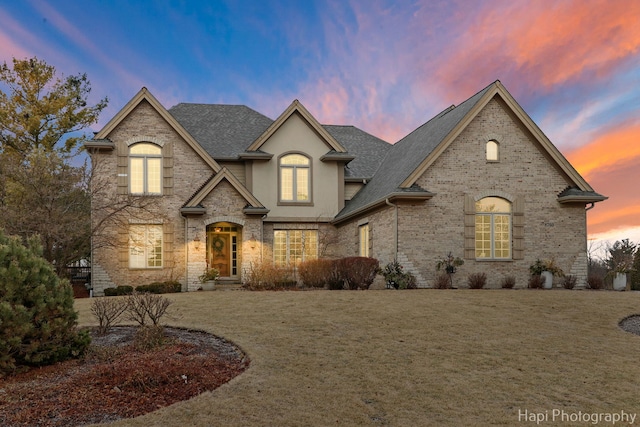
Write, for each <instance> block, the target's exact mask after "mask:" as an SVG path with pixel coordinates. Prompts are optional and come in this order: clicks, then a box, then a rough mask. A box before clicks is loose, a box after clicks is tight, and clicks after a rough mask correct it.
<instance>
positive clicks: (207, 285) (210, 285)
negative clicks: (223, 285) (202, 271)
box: [202, 280, 216, 291]
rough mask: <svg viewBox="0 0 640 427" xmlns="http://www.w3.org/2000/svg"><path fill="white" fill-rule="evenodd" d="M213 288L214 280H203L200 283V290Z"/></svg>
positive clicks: (211, 289) (214, 286) (214, 285)
mask: <svg viewBox="0 0 640 427" xmlns="http://www.w3.org/2000/svg"><path fill="white" fill-rule="evenodd" d="M215 288H216V282H215V280H209V281H207V282H203V283H202V290H203V291H213V290H214V289H215Z"/></svg>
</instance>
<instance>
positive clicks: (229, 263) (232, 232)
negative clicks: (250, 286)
mask: <svg viewBox="0 0 640 427" xmlns="http://www.w3.org/2000/svg"><path fill="white" fill-rule="evenodd" d="M207 264H208V266H209V267H213V268H216V269H218V271H219V272H220V277H227V278H237V277H238V230H237V228H236V227H233V226H229V225H228V224H224V225H222V224H221V223H217V224H215V226H212V227H210V228H208V229H207Z"/></svg>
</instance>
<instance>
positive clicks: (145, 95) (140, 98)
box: [94, 87, 222, 173]
mask: <svg viewBox="0 0 640 427" xmlns="http://www.w3.org/2000/svg"><path fill="white" fill-rule="evenodd" d="M144 101H146V102H148V103H149V104H150V105H151V106H152V107H153V108H154V109H155V110H156V112H157V113H158V114H159V115H160V116H161V117H162V118H163V119H164V120H165V121H166V122H167V123H168V124H169V126H171V127H172V128H173V130H175V131H176V133H177V134H178V135H180V137H182V139H184V141H185V142H186V143H187V145H189V146H190V147H191V148H192V149H193V150H194V151H195V152H196V153H198V155H199V156H200V157H201V158H202V159H203V160H204V161H205V162H206V163H207V164H208V165H209V166H210V167H211V169H213V171H214V172H216V173H217V172H219V171H220V169H222V168H221V167H220V165H219V164H218V163H217V162H216V161H215V160H214V159H213V158H212V157H211V156H210V155H209V153H207V152H206V151H205V149H204V148H202V146H201V145H200V144H198V142H197V141H196V140H195V139H194V138H193V137H192V136H191V134H190V133H189V132H187V131H186V130H185V128H183V127H182V125H180V123H178V122H177V121H176V119H174V118H173V116H172V115H171V114H169V112H168V111H167V110H166V108H164V107H163V106H162V104H160V102H158V100H157V99H156V98H155V97H154V96H153V95H152V94H151V92H149V90H148V89H147V88H146V87H143V88H142V89H140V91H139V92H138V93H137V94H136V95H135V96H134V97H133V98H131V100H130V101H129V102H128V103H127V104H126V105H125V106H124V107H123V108H122V109H121V110H120V111H119V112H118V114H116V115H115V116H114V117H113V118H112V119H111V120H109V122H108V123H107V124H106V125H105V126H104V127H103V128H102V130H100V132H98V133H97V134H96V136H95V137H94V139H95V140H101V139H106V138H107V137H108V135H109V134H110V133H111V132H112V131H113V130H114V129H115V128H116V127H117V126H118V125H119V124H120V123H121V122H122V121H123V120H124V119H125V118H126V117H127V116H128V115H129V114H131V112H132V111H133V110H134V109H135V108H136V107H137V106H138V105H139V104H140V103H142V102H144ZM145 138H147V137H146V136H145Z"/></svg>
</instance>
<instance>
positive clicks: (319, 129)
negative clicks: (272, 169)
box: [247, 99, 347, 153]
mask: <svg viewBox="0 0 640 427" xmlns="http://www.w3.org/2000/svg"><path fill="white" fill-rule="evenodd" d="M294 114H297V115H299V116H300V117H301V118H302V119H303V120H304V121H305V122H306V123H307V125H309V127H311V128H312V129H313V130H314V132H315V133H316V134H317V135H318V136H319V137H320V139H321V140H322V141H323V142H324V143H325V144H326V145H327V148H328V150H329V151H335V152H336V153H346V152H347V150H346V149H345V148H344V147H343V146H342V145H341V144H340V143H339V142H338V141H336V139H335V138H334V137H333V136H332V135H331V133H329V132H328V131H327V130H326V129H325V128H324V127H323V126H322V125H320V123H319V122H318V121H317V120H316V118H315V117H313V116H312V115H311V113H309V111H307V109H306V108H304V106H303V105H302V104H301V103H300V101H298V100H297V99H296V100H294V101H293V102H292V103H291V105H289V107H288V108H287V109H286V110H285V111H284V112H283V113H282V114H281V115H280V116H279V117H278V118H277V119H276V120H275V121H274V122H273V123H272V124H271V126H269V127H268V128H267V130H265V131H264V132H263V133H262V135H260V136H259V137H258V138H257V139H256V140H255V141H254V142H253V144H251V145H250V146H249V148H247V151H249V152H250V151H258V150H260V148H261V147H262V146H263V145H264V143H265V142H267V140H269V138H271V136H273V134H274V133H276V132H277V131H278V129H280V127H282V125H283V124H284V123H285V122H287V120H289V118H290V117H291V116H293V115H294Z"/></svg>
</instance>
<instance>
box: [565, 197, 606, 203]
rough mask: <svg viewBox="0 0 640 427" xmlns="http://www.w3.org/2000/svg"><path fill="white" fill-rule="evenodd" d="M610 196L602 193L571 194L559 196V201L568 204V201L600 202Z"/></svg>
mask: <svg viewBox="0 0 640 427" xmlns="http://www.w3.org/2000/svg"><path fill="white" fill-rule="evenodd" d="M607 199H608V197H606V196H602V195H584V196H577V195H570V196H561V197H558V203H561V204H567V203H598V202H603V201H605V200H607Z"/></svg>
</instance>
